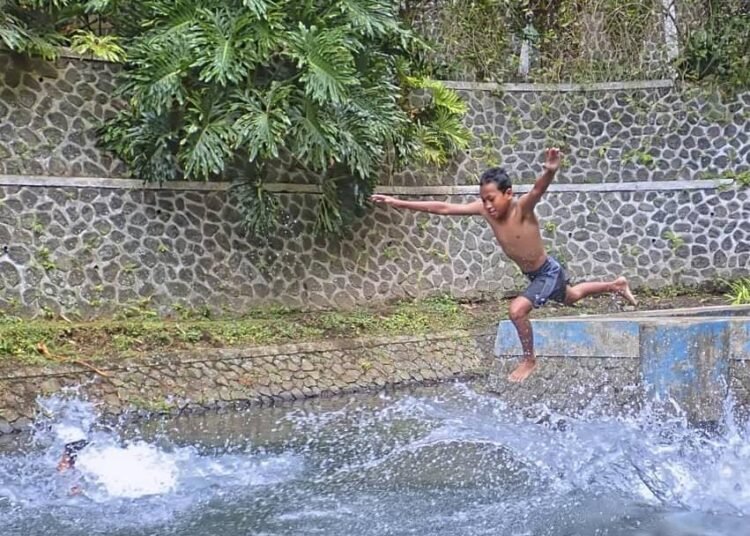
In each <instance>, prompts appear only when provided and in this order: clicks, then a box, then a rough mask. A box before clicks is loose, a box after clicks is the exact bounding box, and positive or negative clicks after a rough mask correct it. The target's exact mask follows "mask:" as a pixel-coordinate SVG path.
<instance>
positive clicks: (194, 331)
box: [0, 281, 750, 365]
mask: <svg viewBox="0 0 750 536" xmlns="http://www.w3.org/2000/svg"><path fill="white" fill-rule="evenodd" d="M735 287H736V288H735ZM735 287H733V288H732V289H731V290H732V292H730V293H729V294H727V292H726V287H725V288H724V289H718V288H701V289H695V288H680V287H670V288H665V289H661V290H659V291H650V292H649V291H645V290H642V291H641V292H639V293H638V297H639V300H640V306H639V309H643V310H646V309H668V308H675V307H694V306H699V305H719V304H728V303H732V302H733V303H740V302H742V301H743V300H744V299H750V294H748V289H750V281H745V282H743V284H741V285H740V284H739V283H738V284H737V285H735ZM507 305H508V303H507V302H504V301H500V302H498V301H492V302H473V303H465V302H460V301H457V300H454V299H452V298H450V297H436V298H430V299H425V300H417V301H409V302H401V303H396V304H392V305H388V306H379V307H377V308H368V309H364V308H363V309H359V310H354V311H297V310H292V309H286V308H266V309H260V310H256V311H252V312H249V313H248V314H246V315H244V316H241V317H231V318H230V317H218V318H213V317H211V316H210V315H209V314H208V313H207V312H206V311H196V310H187V309H183V310H178V311H177V312H176V313H175V315H174V317H172V318H159V317H158V316H157V315H156V314H155V313H154V312H153V311H151V310H150V309H149V308H148V306H147V304H139V305H133V306H130V307H123V309H122V311H121V313H120V314H119V315H118V316H116V317H113V318H106V319H98V320H95V321H80V322H78V321H69V320H67V319H63V318H57V317H53V316H52V315H50V317H48V318H44V319H42V318H40V319H36V320H21V319H19V318H16V317H13V316H9V315H2V314H1V313H0V364H3V363H4V364H5V365H9V364H11V363H19V364H44V363H50V362H59V361H63V362H64V361H68V360H74V359H83V360H86V361H92V362H94V361H101V360H108V359H118V358H122V357H132V356H137V355H139V354H144V353H148V352H153V351H165V350H170V351H179V350H186V349H190V348H198V347H206V348H225V347H237V346H247V345H264V344H276V343H285V342H299V341H310V340H319V339H335V338H353V337H366V336H386V337H387V336H397V335H417V334H425V333H440V332H444V331H447V330H454V329H478V328H484V327H490V326H492V325H494V324H496V323H497V322H498V321H499V320H502V319H504V318H506V314H507ZM622 310H623V304H622V302H621V301H620V300H616V299H614V298H613V297H611V296H602V297H599V298H595V299H587V300H584V301H583V302H582V303H581V304H580V305H578V306H576V307H561V306H557V305H554V304H550V305H548V306H546V307H544V308H542V309H540V310H537V311H535V312H534V314H533V316H534V317H535V318H541V317H545V316H560V315H575V314H584V313H585V314H602V313H604V314H606V313H614V312H619V311H622Z"/></svg>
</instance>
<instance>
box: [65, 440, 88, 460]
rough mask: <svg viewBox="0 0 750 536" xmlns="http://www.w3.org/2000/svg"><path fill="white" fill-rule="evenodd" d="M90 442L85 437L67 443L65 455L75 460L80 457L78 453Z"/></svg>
mask: <svg viewBox="0 0 750 536" xmlns="http://www.w3.org/2000/svg"><path fill="white" fill-rule="evenodd" d="M88 444H89V442H88V441H86V440H85V439H81V440H79V441H73V442H72V443H66V444H65V446H64V447H63V448H64V449H65V456H67V457H68V459H70V461H71V462H75V461H76V458H77V457H78V453H79V452H81V451H82V450H83V449H84V448H86V446H87V445H88Z"/></svg>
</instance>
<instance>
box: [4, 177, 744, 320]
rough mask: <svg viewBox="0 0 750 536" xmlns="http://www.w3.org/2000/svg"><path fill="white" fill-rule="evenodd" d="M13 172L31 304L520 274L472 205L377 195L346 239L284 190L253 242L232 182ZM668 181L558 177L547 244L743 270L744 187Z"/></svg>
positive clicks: (261, 300) (7, 248)
mask: <svg viewBox="0 0 750 536" xmlns="http://www.w3.org/2000/svg"><path fill="white" fill-rule="evenodd" d="M3 181H4V179H3V177H2V176H0V307H1V308H2V309H3V310H4V311H6V312H10V313H12V314H16V315H21V316H32V315H34V314H37V313H39V312H40V311H43V310H52V311H62V312H67V313H74V312H78V313H82V314H84V315H89V314H95V313H103V312H108V311H112V310H115V309H117V308H120V307H122V306H123V305H127V304H130V305H133V304H135V303H141V304H142V303H146V302H147V303H148V304H149V305H150V306H152V307H154V308H155V309H158V310H161V311H162V312H166V311H168V310H169V309H171V308H172V307H173V306H174V305H175V304H180V305H182V306H191V307H195V308H203V307H209V308H211V309H213V310H214V311H224V312H234V313H237V312H243V311H246V310H247V309H248V308H251V307H257V306H262V305H268V304H283V305H288V306H296V307H313V308H315V307H317V308H330V307H351V306H354V305H356V304H361V303H364V302H368V303H373V302H378V301H386V300H389V299H393V298H402V297H423V296H426V295H429V294H435V293H446V294H452V295H454V296H457V297H468V298H491V299H496V298H499V297H501V296H504V295H506V294H507V293H512V292H514V291H517V290H519V289H521V288H522V286H523V285H524V284H525V281H524V278H523V276H522V274H520V272H519V271H518V270H517V268H516V267H515V266H514V265H512V264H510V263H509V262H508V261H507V260H506V258H505V257H504V255H503V254H502V253H501V252H500V250H499V248H498V246H497V245H496V243H495V241H494V238H493V236H492V234H491V232H490V230H489V228H488V227H487V225H486V224H485V223H484V222H483V221H482V220H481V218H478V217H471V218H469V217H467V218H450V217H439V216H430V215H427V214H423V213H413V212H404V211H398V210H395V209H389V208H382V207H378V208H376V209H374V210H372V211H371V212H370V213H368V214H367V215H366V216H365V217H364V218H362V219H361V220H360V221H358V222H357V223H356V225H355V226H353V227H351V228H350V229H348V230H347V231H346V233H345V235H344V236H343V237H342V238H322V237H317V238H316V237H315V236H314V235H313V233H312V227H313V208H314V204H315V203H316V199H317V198H316V196H315V195H314V194H304V193H287V194H282V196H283V204H284V206H285V207H286V214H285V216H284V222H285V223H284V224H283V225H282V226H281V227H280V228H278V229H277V230H275V231H274V232H273V233H271V235H270V238H268V239H259V238H256V237H249V236H247V235H246V234H245V233H244V231H243V230H242V227H241V225H240V217H239V213H238V211H237V210H236V207H235V206H234V205H233V201H232V199H231V198H230V199H229V201H227V193H226V191H224V190H222V189H221V188H222V185H192V186H191V185H181V186H184V188H185V189H177V188H172V189H160V190H145V191H144V190H140V189H131V188H137V187H138V186H139V183H138V182H136V181H112V180H110V181H96V180H91V181H87V182H85V183H82V182H81V181H78V182H77V183H76V186H59V185H62V184H70V183H67V182H65V180H64V179H63V180H61V181H59V182H57V183H55V182H54V181H52V180H51V179H50V180H46V179H36V180H25V179H24V180H23V181H20V182H19V181H15V180H13V181H11V180H5V183H4V184H3ZM20 184H23V185H20ZM55 184H57V185H55ZM664 184H665V183H661V184H658V183H633V184H629V185H611V186H609V187H608V189H607V188H604V187H603V186H601V185H575V186H568V187H566V186H565V185H561V186H558V187H555V188H553V189H552V190H551V191H550V192H549V193H548V194H547V195H546V198H545V200H544V202H543V203H542V204H541V205H540V206H539V207H538V214H539V215H540V218H541V225H542V228H543V235H544V237H545V243H546V245H547V247H548V250H549V251H550V253H552V254H553V255H555V256H557V257H558V258H559V259H560V260H561V261H562V262H563V263H564V264H565V265H566V267H567V269H568V271H569V273H570V275H571V278H572V279H571V280H572V282H576V281H582V280H584V279H591V278H613V277H615V276H618V275H620V274H624V275H626V276H628V277H630V278H631V279H632V280H633V282H634V284H636V285H638V286H642V285H648V286H651V287H659V286H663V285H667V284H697V283H700V282H704V281H709V280H712V279H715V278H719V277H726V278H731V277H736V276H742V275H747V274H748V266H749V265H750V202H748V201H749V199H748V190H738V189H735V188H730V189H728V190H726V191H721V188H722V186H721V184H719V183H715V182H711V181H702V182H690V183H684V184H683V183H675V184H674V186H677V187H680V186H682V187H683V188H682V189H664V188H665V186H664ZM650 188H651V189H650ZM631 189H632V190H636V191H631ZM444 190H445V189H444ZM399 191H400V192H407V193H411V194H412V195H415V194H416V195H418V198H420V199H442V200H451V201H455V202H464V201H469V200H471V199H474V194H472V193H468V194H461V192H462V190H461V189H460V188H449V189H447V190H445V191H446V192H448V193H453V194H455V195H452V196H446V195H438V196H433V195H425V193H429V190H424V189H422V190H419V189H406V190H403V189H402V190H399ZM471 191H472V192H473V191H475V189H472V190H471ZM458 194H461V195H458Z"/></svg>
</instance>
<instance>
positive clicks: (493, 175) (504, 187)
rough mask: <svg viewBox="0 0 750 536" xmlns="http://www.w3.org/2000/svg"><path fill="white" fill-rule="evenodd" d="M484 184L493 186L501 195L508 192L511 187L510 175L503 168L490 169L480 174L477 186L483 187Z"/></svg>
mask: <svg viewBox="0 0 750 536" xmlns="http://www.w3.org/2000/svg"><path fill="white" fill-rule="evenodd" d="M485 184H494V185H495V186H497V189H498V190H499V191H501V192H502V193H505V192H506V191H508V189H509V188H510V187H511V186H512V185H513V184H512V181H511V180H510V175H508V172H507V171H505V168H501V167H491V168H489V169H488V170H486V171H485V172H484V173H482V176H481V177H480V178H479V186H484V185H485Z"/></svg>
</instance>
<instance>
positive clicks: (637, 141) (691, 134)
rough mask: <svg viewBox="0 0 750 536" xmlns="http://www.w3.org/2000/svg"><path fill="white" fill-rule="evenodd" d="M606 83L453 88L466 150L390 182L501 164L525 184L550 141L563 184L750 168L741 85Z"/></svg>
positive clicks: (460, 175)
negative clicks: (468, 135) (713, 88)
mask: <svg viewBox="0 0 750 536" xmlns="http://www.w3.org/2000/svg"><path fill="white" fill-rule="evenodd" d="M454 85H455V86H456V87H470V86H467V85H466V84H454ZM643 85H644V86H647V85H648V84H643ZM653 85H658V84H653ZM602 87H604V86H602ZM612 87H613V89H611V90H595V91H585V92H582V91H555V90H554V87H551V88H549V89H548V90H545V91H541V90H538V89H531V88H529V89H528V90H526V91H523V90H519V88H514V90H513V91H507V92H503V88H502V86H495V85H493V84H489V85H486V86H485V89H461V90H460V91H459V93H460V94H461V96H462V97H463V98H464V100H466V101H467V102H468V103H469V114H468V116H467V118H466V124H467V126H468V127H469V128H470V129H471V131H472V133H473V135H474V140H473V143H472V147H471V149H470V150H469V151H468V152H467V154H465V155H461V156H460V157H458V158H457V159H456V160H455V162H454V163H453V164H452V165H451V166H450V167H449V168H448V169H447V170H445V171H443V172H429V171H427V170H419V171H406V172H403V173H401V174H400V175H399V176H398V177H396V178H395V180H394V184H396V183H398V184H406V185H419V184H425V183H429V184H476V181H477V177H478V175H479V174H480V173H481V171H482V170H483V169H485V168H487V167H489V166H492V165H500V164H502V165H503V166H505V167H507V168H508V169H509V170H510V174H511V177H513V178H514V180H516V181H517V182H520V183H528V182H531V181H533V180H534V178H535V177H536V176H537V174H538V173H539V166H540V164H541V158H542V154H543V151H544V149H545V148H546V147H548V146H552V145H557V146H559V147H561V148H562V149H563V151H564V153H565V155H566V159H567V162H566V163H565V167H564V168H563V169H562V171H561V173H560V174H559V176H558V181H559V182H562V183H603V182H604V183H618V182H635V181H668V180H694V179H706V178H715V177H720V176H727V175H731V174H732V173H738V172H742V171H747V170H750V93H745V94H744V95H739V96H737V97H735V98H733V99H731V100H728V99H721V98H719V97H718V96H716V95H712V94H707V93H704V92H701V91H700V90H696V89H688V88H676V87H651V88H649V87H641V88H638V87H633V88H630V87H629V86H627V85H619V87H618V85H616V84H615V85H613V86H612Z"/></svg>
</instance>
